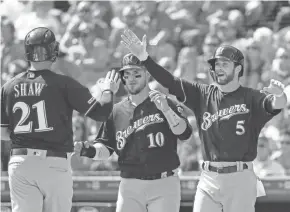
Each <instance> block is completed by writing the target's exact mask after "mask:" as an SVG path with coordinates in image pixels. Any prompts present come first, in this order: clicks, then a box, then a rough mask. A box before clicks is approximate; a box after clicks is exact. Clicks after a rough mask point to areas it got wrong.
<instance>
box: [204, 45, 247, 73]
mask: <svg viewBox="0 0 290 212" xmlns="http://www.w3.org/2000/svg"><path fill="white" fill-rule="evenodd" d="M218 58H224V59H227V60H230V61H232V62H234V63H235V64H237V65H241V66H242V70H241V71H240V74H239V76H240V77H241V76H243V72H244V55H243V53H242V52H241V51H240V50H238V49H237V48H235V47H233V46H229V45H222V46H220V47H218V48H217V49H216V51H215V53H214V57H213V58H211V59H209V60H208V61H207V62H208V63H209V64H210V66H211V71H214V70H215V67H214V66H215V61H216V59H218Z"/></svg>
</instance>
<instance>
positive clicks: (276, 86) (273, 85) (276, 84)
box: [263, 79, 285, 96]
mask: <svg viewBox="0 0 290 212" xmlns="http://www.w3.org/2000/svg"><path fill="white" fill-rule="evenodd" d="M284 88H285V85H284V84H282V83H281V82H280V81H278V80H274V79H271V81H270V85H269V86H268V87H264V88H263V91H265V92H267V93H270V94H274V95H275V96H280V95H282V94H283V92H284Z"/></svg>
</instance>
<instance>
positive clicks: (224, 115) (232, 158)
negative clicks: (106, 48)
mask: <svg viewBox="0 0 290 212" xmlns="http://www.w3.org/2000/svg"><path fill="white" fill-rule="evenodd" d="M217 58H225V59H227V60H230V61H232V62H234V63H235V64H236V65H242V71H241V72H240V76H241V75H242V74H243V66H244V65H243V63H244V57H243V54H242V53H241V52H240V51H239V50H238V49H236V48H234V47H232V46H222V47H219V48H218V49H217V51H216V53H215V57H214V58H213V59H211V60H209V63H210V64H211V67H212V69H211V71H210V73H211V75H212V77H213V79H214V80H216V75H215V72H214V70H215V69H214V63H215V60H216V59H217ZM144 65H145V67H146V68H147V69H148V71H149V72H150V74H151V75H152V76H153V78H155V79H156V80H157V81H158V82H159V83H160V84H161V85H163V86H164V87H166V88H168V89H169V92H170V94H173V95H175V96H176V97H177V98H178V100H180V101H181V102H183V103H184V104H185V105H186V106H187V107H189V108H190V109H192V110H193V112H194V114H195V117H196V121H197V125H198V127H199V135H200V138H201V141H202V142H201V145H202V148H201V149H202V155H203V159H204V161H205V162H203V163H202V169H203V170H205V171H204V172H203V173H202V175H201V180H200V182H199V185H198V188H200V190H199V189H198V191H197V194H196V199H195V206H194V211H198V212H201V211H202V212H203V211H204V212H210V211H222V210H223V211H224V212H230V211H239V210H242V211H253V210H254V204H255V200H256V185H257V184H256V177H255V174H254V173H253V171H252V163H245V162H251V161H253V160H254V159H255V158H256V155H257V139H258V136H259V134H260V131H261V129H262V128H263V126H264V125H265V124H266V122H267V121H269V120H270V119H271V118H272V117H273V116H275V115H277V114H278V113H279V112H280V110H273V109H272V106H271V104H272V102H271V100H272V98H273V95H267V94H266V93H264V92H262V91H259V90H254V89H251V88H245V87H243V86H240V87H239V88H238V89H237V90H235V91H233V92H229V93H225V92H222V91H221V90H220V89H219V88H218V87H217V86H216V85H215V84H212V85H205V84H200V83H196V82H194V83H189V82H187V81H186V80H181V79H179V78H175V77H173V76H172V75H171V74H170V73H169V72H167V71H166V70H165V69H164V68H162V67H161V66H159V65H158V64H156V63H155V62H154V61H153V60H152V59H151V58H150V57H148V58H147V60H146V61H144ZM219 162H220V163H219ZM218 164H220V165H221V166H222V167H220V166H219V165H218ZM215 165H217V166H219V167H215ZM225 166H226V167H225ZM244 169H246V170H244ZM242 170H244V171H242ZM237 171H241V172H239V175H235V176H233V175H234V174H235V173H236V172H237ZM215 172H217V173H221V174H220V175H217V174H216V173H215ZM225 174H227V175H225ZM249 178H250V179H249ZM239 208H240V209H239Z"/></svg>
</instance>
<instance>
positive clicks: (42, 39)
mask: <svg viewBox="0 0 290 212" xmlns="http://www.w3.org/2000/svg"><path fill="white" fill-rule="evenodd" d="M24 47H25V56H26V59H27V60H28V61H32V62H42V61H55V59H56V57H57V56H58V50H59V43H58V42H57V41H56V40H55V35H54V33H53V32H52V31H51V30H50V29H48V28H45V27H38V28H35V29H33V30H31V31H30V32H29V33H28V34H27V35H26V36H25V40H24Z"/></svg>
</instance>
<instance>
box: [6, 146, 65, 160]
mask: <svg viewBox="0 0 290 212" xmlns="http://www.w3.org/2000/svg"><path fill="white" fill-rule="evenodd" d="M39 152H46V154H45V156H46V157H59V158H67V153H66V152H55V151H51V150H37V149H35V150H33V149H28V148H15V149H11V152H10V155H11V156H12V155H30V154H31V155H35V156H36V155H39Z"/></svg>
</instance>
